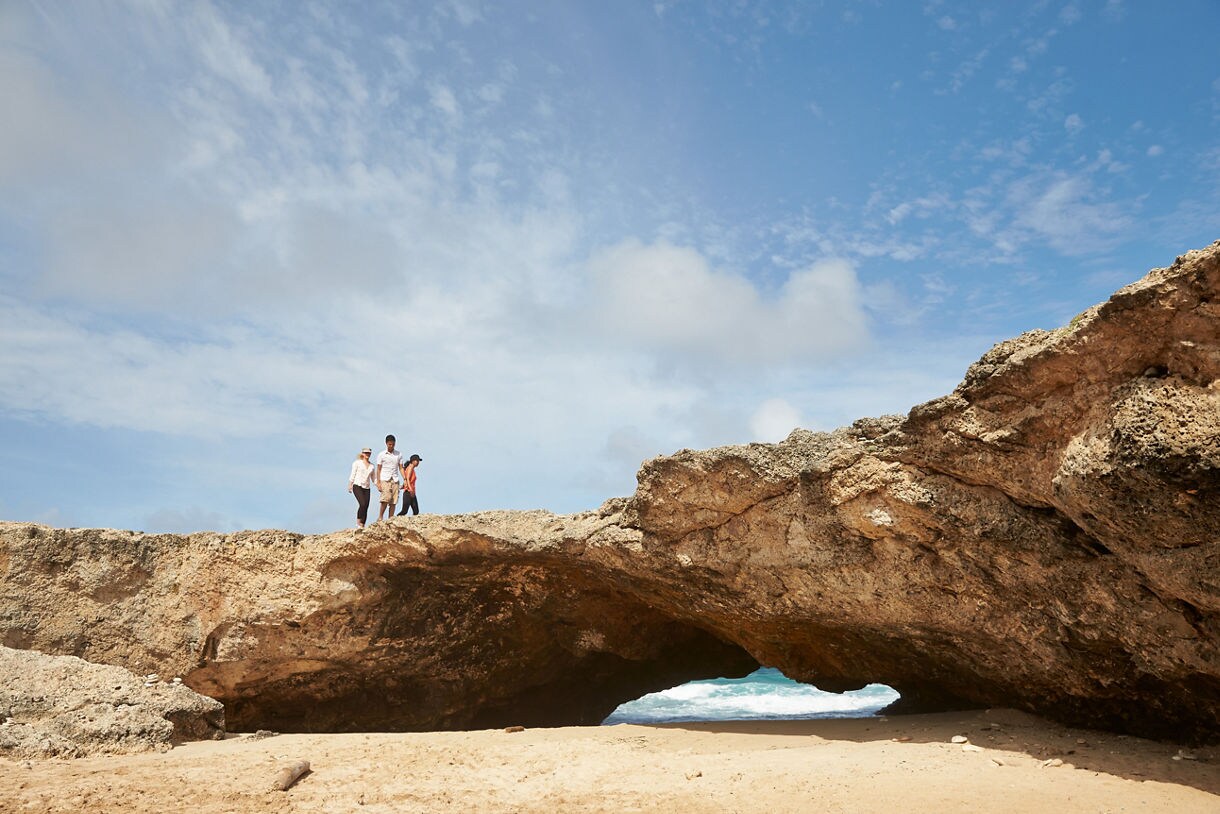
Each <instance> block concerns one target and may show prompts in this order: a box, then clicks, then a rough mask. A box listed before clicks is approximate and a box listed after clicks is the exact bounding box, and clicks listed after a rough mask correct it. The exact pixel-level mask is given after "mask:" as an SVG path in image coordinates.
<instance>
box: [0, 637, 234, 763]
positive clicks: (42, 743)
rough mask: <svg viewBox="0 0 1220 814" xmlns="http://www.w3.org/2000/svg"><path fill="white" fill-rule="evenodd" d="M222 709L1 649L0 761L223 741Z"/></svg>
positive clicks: (124, 676) (149, 685) (102, 669)
mask: <svg viewBox="0 0 1220 814" xmlns="http://www.w3.org/2000/svg"><path fill="white" fill-rule="evenodd" d="M224 731H225V728H224V706H223V705H222V704H221V703H220V702H219V701H214V700H213V699H211V698H206V697H204V696H202V695H200V694H199V693H196V692H194V691H192V690H190V689H188V688H187V687H184V686H181V685H175V684H173V683H171V682H164V681H160V680H157V681H146V680H145V678H143V677H140V676H136V675H134V674H132V673H131V672H130V671H128V670H124V669H123V668H122V667H114V666H110V665H103V664H91V663H89V662H87V661H83V660H81V659H78V658H76V657H74V656H47V655H43V654H42V653H38V652H35V651H32V650H13V649H11V648H8V647H0V755H3V756H4V757H9V758H26V757H83V756H85V755H93V754H118V753H129V752H147V751H152V750H158V749H168V748H169V747H170V746H172V745H173V744H175V743H182V742H184V741H191V740H209V739H218V738H223V737H224Z"/></svg>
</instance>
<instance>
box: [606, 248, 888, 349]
mask: <svg viewBox="0 0 1220 814" xmlns="http://www.w3.org/2000/svg"><path fill="white" fill-rule="evenodd" d="M590 271H591V274H590V276H591V279H592V282H593V290H592V300H593V302H594V303H596V308H595V312H594V319H595V321H596V322H597V323H598V324H599V325H600V326H601V327H602V329H603V330H604V331H605V332H606V333H607V334H608V335H610V336H613V337H616V338H617V341H619V342H621V343H623V344H624V345H627V346H634V347H636V348H638V349H641V350H644V351H646V352H648V353H650V354H653V355H654V356H656V357H657V358H661V359H672V360H674V361H678V362H688V363H689V362H698V363H702V364H713V365H722V364H734V365H740V364H746V365H753V364H765V363H784V362H792V361H796V360H809V359H815V358H825V357H826V356H828V355H831V354H838V353H843V352H849V351H852V350H857V349H859V348H861V347H862V346H863V345H864V343H865V342H866V341H867V339H868V328H867V321H866V318H865V315H864V311H863V308H862V305H861V296H860V285H859V282H858V280H857V279H856V275H855V270H854V268H853V267H852V266H851V264H850V263H847V262H845V261H838V260H831V261H824V262H821V263H816V264H814V265H812V266H810V267H808V268H806V269H803V270H801V271H797V272H794V273H793V274H791V275H790V276H789V277H788V279H787V280H786V281H785V282H784V284H783V285H782V286H781V287H780V289H779V290H778V291H776V292H774V293H772V294H766V293H764V292H762V291H760V290H759V289H758V288H757V287H756V286H755V285H754V284H753V283H752V282H751V281H750V280H749V279H748V278H746V277H744V276H743V275H741V274H738V273H734V272H731V271H724V270H717V269H713V268H712V267H711V266H710V265H709V264H708V262H707V260H706V258H704V257H703V256H702V255H701V254H700V253H699V252H697V251H695V250H694V249H690V248H684V247H678V246H673V245H670V244H666V243H659V244H653V245H644V244H641V243H639V242H637V241H627V242H625V243H622V244H619V245H618V246H614V247H611V248H609V249H606V250H604V251H602V252H600V253H598V254H597V255H595V256H594V257H593V259H592V260H591V262H590Z"/></svg>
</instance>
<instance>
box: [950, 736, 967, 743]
mask: <svg viewBox="0 0 1220 814" xmlns="http://www.w3.org/2000/svg"><path fill="white" fill-rule="evenodd" d="M969 742H970V739H969V738H967V737H966V736H965V735H954V736H953V737H952V738H950V739H949V743H969Z"/></svg>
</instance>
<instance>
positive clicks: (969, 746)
mask: <svg viewBox="0 0 1220 814" xmlns="http://www.w3.org/2000/svg"><path fill="white" fill-rule="evenodd" d="M962 751H963V752H981V751H983V747H981V746H975V745H974V744H973V743H966V744H962Z"/></svg>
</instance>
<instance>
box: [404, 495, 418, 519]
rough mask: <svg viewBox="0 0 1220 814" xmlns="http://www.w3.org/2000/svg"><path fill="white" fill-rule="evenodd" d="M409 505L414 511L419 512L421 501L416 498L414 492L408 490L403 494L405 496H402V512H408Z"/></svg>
mask: <svg viewBox="0 0 1220 814" xmlns="http://www.w3.org/2000/svg"><path fill="white" fill-rule="evenodd" d="M407 506H410V507H411V511H413V512H414V513H415V514H419V501H418V500H416V498H415V493H414V492H407V493H406V494H404V495H403V498H402V513H403V514H406V513H407Z"/></svg>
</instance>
